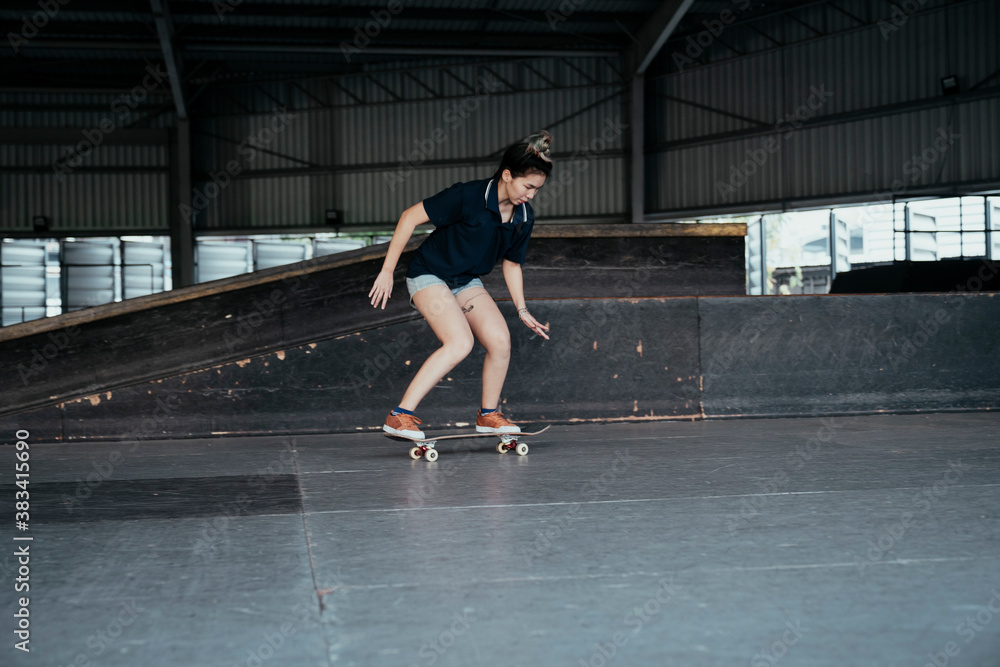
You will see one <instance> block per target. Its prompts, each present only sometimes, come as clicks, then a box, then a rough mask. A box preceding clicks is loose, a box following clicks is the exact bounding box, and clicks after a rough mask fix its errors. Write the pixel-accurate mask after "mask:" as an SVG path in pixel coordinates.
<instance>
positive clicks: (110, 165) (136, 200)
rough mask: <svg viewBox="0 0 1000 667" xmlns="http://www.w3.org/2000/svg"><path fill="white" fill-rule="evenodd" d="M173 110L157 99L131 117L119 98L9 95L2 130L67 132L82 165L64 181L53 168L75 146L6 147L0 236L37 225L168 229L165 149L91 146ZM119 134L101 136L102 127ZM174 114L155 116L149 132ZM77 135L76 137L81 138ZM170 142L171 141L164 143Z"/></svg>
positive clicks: (3, 98)
mask: <svg viewBox="0 0 1000 667" xmlns="http://www.w3.org/2000/svg"><path fill="white" fill-rule="evenodd" d="M164 99H165V100H166V101H167V102H169V96H167V97H166V98H163V97H162V95H161V94H159V93H154V94H151V95H150V96H149V97H147V101H146V103H145V106H143V105H140V106H139V107H138V108H137V110H136V111H137V112H134V113H133V114H131V115H129V116H125V115H124V114H122V113H118V112H117V110H118V109H122V108H125V107H123V106H121V94H111V93H107V94H96V93H88V94H76V93H65V94H55V93H30V94H29V93H3V94H0V129H7V128H10V129H11V130H13V129H24V128H53V129H55V128H59V129H61V130H66V129H69V130H70V131H69V132H67V133H66V136H70V137H71V138H72V141H73V142H75V143H76V145H79V142H87V144H86V148H85V149H83V150H81V152H80V162H79V164H78V165H77V166H76V167H75V168H72V169H70V170H69V172H68V173H64V174H62V175H60V174H57V171H56V169H55V165H56V164H57V162H58V161H59V160H62V159H64V158H66V157H67V156H69V155H72V153H73V150H74V148H73V147H74V143H70V142H61V143H51V144H46V145H32V144H25V143H15V144H5V145H4V144H0V166H2V167H3V171H2V172H0V232H8V233H18V232H30V231H32V230H33V226H32V217H33V216H39V215H43V216H46V217H48V218H49V219H50V221H51V223H52V229H53V230H54V231H56V232H58V233H73V232H79V233H86V232H104V231H120V232H125V233H127V232H128V231H131V230H150V231H157V230H166V229H167V228H168V206H169V200H168V193H169V179H168V172H167V170H168V167H169V155H168V149H167V147H166V146H165V145H122V144H109V143H105V142H104V140H101V141H100V145H98V146H96V147H93V143H94V142H93V141H92V140H91V141H89V142H88V140H87V139H86V137H85V135H84V132H85V131H86V132H88V133H89V136H90V137H97V136H99V135H102V134H103V136H105V137H111V136H112V135H114V133H115V132H119V134H120V132H121V131H122V130H123V128H126V127H128V125H129V124H131V123H132V122H134V121H136V120H137V119H138V118H140V117H141V116H144V115H145V114H146V113H147V112H148V109H149V108H150V107H149V105H151V104H155V105H159V104H161V103H163V102H164ZM108 119H111V120H112V121H114V122H115V129H113V130H111V131H110V132H107V133H100V132H99V128H100V126H101V123H102V121H103V122H105V123H106V121H107V120H108ZM171 123H172V115H171V114H159V115H156V116H152V117H151V118H150V119H149V120H148V121H146V122H144V123H143V127H149V128H154V129H163V128H167V127H169V126H170V124H171ZM77 130H78V132H77ZM164 136H165V135H164Z"/></svg>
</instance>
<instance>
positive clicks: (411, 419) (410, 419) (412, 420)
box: [396, 413, 423, 424]
mask: <svg viewBox="0 0 1000 667" xmlns="http://www.w3.org/2000/svg"><path fill="white" fill-rule="evenodd" d="M396 416H397V417H399V419H400V420H401V421H403V422H404V423H409V424H423V422H422V421H420V419H419V418H418V417H417V416H416V415H408V414H403V413H401V414H398V415H396Z"/></svg>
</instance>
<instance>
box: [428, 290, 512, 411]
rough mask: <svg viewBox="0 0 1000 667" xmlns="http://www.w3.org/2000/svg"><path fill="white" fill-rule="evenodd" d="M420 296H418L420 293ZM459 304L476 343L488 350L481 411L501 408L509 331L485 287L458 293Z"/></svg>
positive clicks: (484, 366) (485, 361)
mask: <svg viewBox="0 0 1000 667" xmlns="http://www.w3.org/2000/svg"><path fill="white" fill-rule="evenodd" d="M418 294H419V292H418ZM458 303H459V304H460V305H461V307H462V310H463V311H464V313H465V319H466V320H467V321H468V323H469V327H470V328H471V330H472V333H473V334H474V335H475V337H476V339H477V340H478V341H479V342H480V343H482V345H483V347H485V348H486V359H485V360H484V361H483V397H482V407H484V408H486V409H491V408H498V407H500V405H499V404H500V393H501V392H502V391H503V384H504V381H505V380H506V379H507V369H508V367H509V366H510V331H509V330H508V329H507V320H506V319H504V316H503V314H502V313H501V312H500V309H499V308H497V304H496V303H495V302H494V301H493V298H492V297H491V296H490V295H489V293H488V292H487V291H486V290H485V289H484V288H482V287H472V288H469V289H467V290H463V291H461V292H459V293H458Z"/></svg>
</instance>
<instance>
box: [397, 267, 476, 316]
mask: <svg viewBox="0 0 1000 667" xmlns="http://www.w3.org/2000/svg"><path fill="white" fill-rule="evenodd" d="M431 285H444V286H445V287H447V286H448V283H446V282H445V281H443V280H441V279H440V278H438V277H437V276H435V275H432V274H430V273H425V274H424V275H422V276H417V277H416V278H409V277H408V278H407V279H406V289H407V290H409V292H410V305H411V306H413V307H414V308H416V306H414V305H413V295H414V294H416V293H417V292H419V291H420V290H422V289H424V288H425V287H430V286H431ZM473 287H483V281H482V280H480V279H479V278H473V279H472V280H471V281H470V282H469V283H467V284H465V285H462V286H461V287H453V288H452V289H451V293H452V294H454V295H456V296H457V295H458V293H459V292H463V291H465V290H467V289H471V288H473Z"/></svg>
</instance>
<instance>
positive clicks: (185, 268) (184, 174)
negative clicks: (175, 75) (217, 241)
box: [168, 118, 194, 288]
mask: <svg viewBox="0 0 1000 667" xmlns="http://www.w3.org/2000/svg"><path fill="white" fill-rule="evenodd" d="M172 134H173V137H172V139H173V141H171V142H170V212H169V216H168V217H169V220H170V257H171V260H172V261H173V274H172V275H173V281H174V287H175V288H177V287H187V286H188V285H193V284H194V239H193V235H192V227H193V224H194V220H193V212H192V208H191V126H190V121H188V120H187V119H186V118H185V119H183V120H180V119H178V121H177V129H176V130H174V131H173V132H172Z"/></svg>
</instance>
